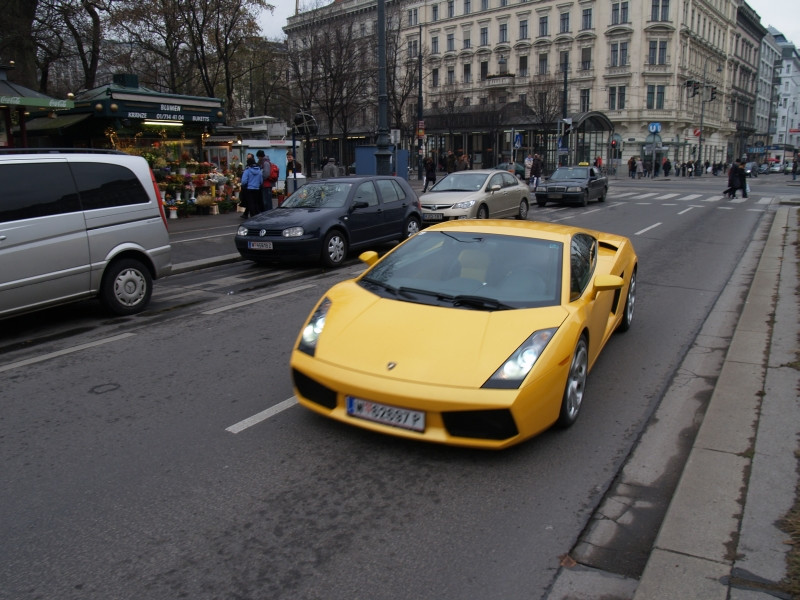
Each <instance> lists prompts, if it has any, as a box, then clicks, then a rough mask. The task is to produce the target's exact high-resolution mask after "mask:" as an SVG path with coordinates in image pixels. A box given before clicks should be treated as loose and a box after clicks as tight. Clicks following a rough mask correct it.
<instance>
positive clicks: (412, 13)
mask: <svg viewBox="0 0 800 600" xmlns="http://www.w3.org/2000/svg"><path fill="white" fill-rule="evenodd" d="M408 24H409V25H416V24H417V9H416V8H411V9H409V11H408Z"/></svg>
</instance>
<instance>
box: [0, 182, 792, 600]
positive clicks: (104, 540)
mask: <svg viewBox="0 0 800 600" xmlns="http://www.w3.org/2000/svg"><path fill="white" fill-rule="evenodd" d="M759 181H760V180H759ZM721 183H722V182H721V180H720V179H718V178H711V177H708V178H703V179H700V180H691V179H687V180H672V181H659V180H655V181H643V182H629V181H623V180H620V181H618V182H615V185H613V187H612V192H611V194H610V196H609V199H608V201H607V202H606V203H604V204H590V205H589V207H587V208H585V209H582V208H577V207H558V206H550V205H548V207H546V208H545V209H532V210H531V213H530V218H531V219H540V220H547V221H559V222H565V223H568V224H575V225H583V226H588V227H592V228H596V229H601V230H609V231H613V232H615V233H621V234H624V235H628V236H629V237H631V238H632V239H633V242H634V245H635V247H636V249H637V251H638V253H639V256H640V268H639V280H638V298H637V314H636V316H635V322H634V325H633V327H632V329H631V330H630V331H629V332H627V333H625V334H617V335H615V336H614V337H613V338H612V339H611V341H610V343H609V345H608V347H607V348H606V350H605V351H604V354H603V355H602V356H601V358H600V360H599V361H598V363H597V365H596V366H595V368H594V370H593V371H592V373H591V375H590V378H589V383H588V388H587V396H586V399H585V405H584V408H583V412H582V414H581V418H580V419H579V421H578V422H577V423H576V425H575V426H574V427H573V428H571V429H570V430H568V431H550V432H546V433H545V434H543V435H541V436H539V437H538V438H535V439H534V440H531V441H530V442H528V443H525V444H523V445H521V446H519V447H516V448H513V449H511V450H508V451H504V452H500V453H487V452H477V451H469V450H463V449H453V448H447V447H439V446H432V445H426V444H412V443H409V442H407V441H401V440H395V439H393V438H387V437H383V436H379V435H375V434H372V433H369V432H364V431H360V430H356V429H353V428H348V427H346V426H344V425H340V424H336V423H333V422H330V421H327V420H325V419H323V418H321V417H318V416H316V415H313V414H311V413H309V412H307V411H305V410H303V409H302V408H301V407H298V406H296V405H294V404H293V401H292V390H291V385H290V380H289V377H288V369H287V364H288V356H289V351H290V348H291V346H292V343H293V341H294V338H295V336H296V335H297V332H298V331H299V329H300V326H301V324H302V323H303V321H304V320H305V318H306V316H307V314H308V311H309V310H310V308H311V307H312V306H313V304H314V302H315V301H316V299H317V298H318V297H319V296H320V295H321V294H322V293H323V292H324V290H325V289H326V288H327V287H328V286H330V285H331V284H332V283H333V282H335V281H339V280H341V279H343V278H346V277H349V276H351V275H352V274H354V273H355V272H357V271H358V267H357V266H355V265H353V264H351V265H349V266H347V267H345V268H343V269H341V270H338V271H323V270H321V269H313V268H312V269H308V270H307V272H305V273H303V274H302V275H303V276H302V277H300V276H298V274H297V273H290V272H289V271H288V270H279V269H272V268H265V267H258V266H255V265H251V264H249V263H242V262H240V263H232V264H228V265H223V266H218V267H214V268H211V269H204V270H202V271H196V272H188V273H184V274H179V275H175V276H171V277H168V278H166V279H164V280H162V281H160V282H158V284H157V288H156V293H155V294H154V298H153V303H152V306H151V309H150V310H148V311H147V312H146V313H144V314H142V315H139V316H136V317H130V318H125V319H117V320H112V319H110V318H107V317H106V316H105V315H102V314H101V313H98V309H97V305H96V304H95V303H92V302H86V303H82V304H80V305H75V306H72V307H63V308H59V309H55V310H53V311H47V312H46V313H40V314H38V315H34V316H26V317H20V318H17V319H12V320H9V321H4V322H3V330H2V334H0V335H2V337H0V407H2V412H0V451H1V452H0V456H2V470H0V506H3V510H2V511H1V512H0V539H2V540H3V543H2V544H0V598H3V599H5V598H8V599H11V598H14V599H18V598H60V599H62V598H63V599H68V598H101V597H102V598H131V599H134V598H136V599H139V598H150V599H160V598H165V599H166V598H175V597H189V598H308V599H316V598H320V599H322V598H325V599H326V600H332V599H339V598H341V599H345V598H347V599H356V598H364V599H370V600H380V599H383V598H387V599H389V598H434V597H435V598H442V599H446V598H459V599H460V598H465V597H470V598H485V599H492V598H498V599H499V598H502V599H509V598H541V597H543V596H544V595H545V594H546V593H547V590H548V588H549V586H550V585H551V584H552V581H553V578H554V576H555V573H556V570H557V568H558V565H559V560H560V559H559V557H560V556H561V555H563V554H565V553H567V552H568V551H569V550H570V548H572V547H573V545H574V544H575V543H576V540H578V538H579V536H580V534H581V532H582V530H583V529H584V527H585V526H586V524H587V520H588V519H589V517H590V516H591V514H592V511H593V510H594V508H595V507H596V506H597V504H598V503H599V502H600V500H601V499H602V497H603V494H604V492H605V491H606V489H607V488H608V487H609V486H610V485H611V483H612V482H613V479H614V477H615V475H616V473H617V472H618V470H619V468H620V467H621V465H622V464H623V463H624V460H625V458H626V456H627V455H628V453H629V452H630V449H631V447H632V445H633V444H634V443H635V441H636V439H637V437H638V436H639V434H640V432H641V431H642V430H643V428H644V426H645V425H646V423H647V421H648V419H649V417H650V415H651V414H652V412H653V411H654V409H655V407H656V406H657V405H658V402H659V400H660V399H661V397H662V396H663V395H664V393H665V391H666V390H667V389H668V387H669V385H670V383H671V382H672V380H673V378H674V376H675V372H676V369H677V368H678V365H679V364H680V361H681V360H682V358H683V356H684V355H685V353H686V351H687V349H688V348H689V347H690V346H691V344H692V342H693V341H694V339H695V337H696V335H697V332H698V331H699V329H700V327H701V325H702V324H703V322H704V321H705V320H706V319H707V318H708V317H709V312H710V310H711V307H712V306H713V305H714V302H715V300H716V299H717V297H718V296H719V295H720V292H721V290H722V288H723V287H724V285H725V283H726V282H727V280H728V278H729V277H730V274H731V273H732V272H733V271H734V269H735V268H736V266H737V264H738V262H739V260H740V258H741V257H742V254H743V252H744V250H745V248H746V246H747V243H748V241H749V240H750V239H751V238H752V236H753V235H754V234H756V233H757V232H758V231H759V226H760V225H762V224H763V221H764V220H765V219H769V218H770V203H771V201H772V198H773V197H774V195H775V194H776V193H777V190H778V187H777V186H779V185H780V184H779V183H777V182H776V183H767V182H765V183H764V185H763V186H756V185H754V186H753V188H754V189H753V193H752V194H751V198H750V199H748V201H746V202H735V203H733V202H727V201H722V200H721V194H716V192H718V191H720V190H718V189H717V188H720V187H721V186H720V184H721ZM705 190H707V191H705ZM667 196H669V197H667ZM689 196H694V197H692V198H688V197H689ZM716 196H719V197H718V198H717V199H716V200H712V197H716ZM223 217H224V216H223ZM208 218H209V219H214V217H208ZM209 223H211V221H209ZM214 226H215V227H216V226H217V225H216V224H215V225H214ZM198 237H200V236H199V235H198ZM221 240H222V241H221V242H220V243H225V242H224V238H221ZM188 243H189V242H186V244H188ZM176 262H177V261H176ZM442 334H443V335H446V332H442ZM409 335H413V324H409ZM421 351H424V349H421ZM433 358H434V359H435V357H433ZM265 411H266V412H265ZM234 431H235V433H234ZM660 458H663V457H660ZM646 525H647V524H646V523H643V525H642V527H643V530H644V529H645V528H646ZM644 538H645V539H646V536H644ZM636 568H637V563H636V558H635V556H633V557H632V558H631V559H630V561H629V563H628V565H627V567H626V569H627V571H626V572H630V573H632V574H634V575H635V570H636Z"/></svg>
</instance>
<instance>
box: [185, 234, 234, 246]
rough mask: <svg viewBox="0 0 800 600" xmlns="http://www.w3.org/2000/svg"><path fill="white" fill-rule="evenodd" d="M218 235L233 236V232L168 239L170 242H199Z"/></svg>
mask: <svg viewBox="0 0 800 600" xmlns="http://www.w3.org/2000/svg"><path fill="white" fill-rule="evenodd" d="M218 237H233V234H232V233H231V232H230V231H228V232H227V233H217V234H215V235H204V236H202V237H196V238H188V239H185V240H170V242H169V243H170V244H185V243H186V242H199V241H202V240H211V239H214V238H218Z"/></svg>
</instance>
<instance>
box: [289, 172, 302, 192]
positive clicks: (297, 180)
mask: <svg viewBox="0 0 800 600" xmlns="http://www.w3.org/2000/svg"><path fill="white" fill-rule="evenodd" d="M305 184H306V176H305V175H303V174H302V173H298V174H297V175H294V174H292V175H289V177H287V178H286V195H287V196H288V195H289V194H292V193H294V192H295V190H297V189H298V188H301V187H303V186H304V185H305Z"/></svg>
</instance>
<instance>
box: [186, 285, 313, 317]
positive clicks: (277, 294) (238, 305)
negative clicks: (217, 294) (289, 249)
mask: <svg viewBox="0 0 800 600" xmlns="http://www.w3.org/2000/svg"><path fill="white" fill-rule="evenodd" d="M312 287H316V286H315V285H314V284H312V283H309V284H308V285H299V286H297V287H293V288H289V289H288V290H283V291H280V292H275V293H273V294H267V295H265V296H259V297H258V298H252V299H250V300H244V301H243V302H237V303H236V304H228V305H227V306H220V307H219V308H212V309H211V310H204V311H203V312H202V313H201V314H204V315H216V314H218V313H221V312H225V311H226V310H235V309H237V308H241V307H242V306H248V305H250V304H255V303H256V302H263V301H264V300H271V299H272V298H279V297H280V296H286V295H287V294H294V293H295V292H301V291H303V290H307V289H308V288H312Z"/></svg>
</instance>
